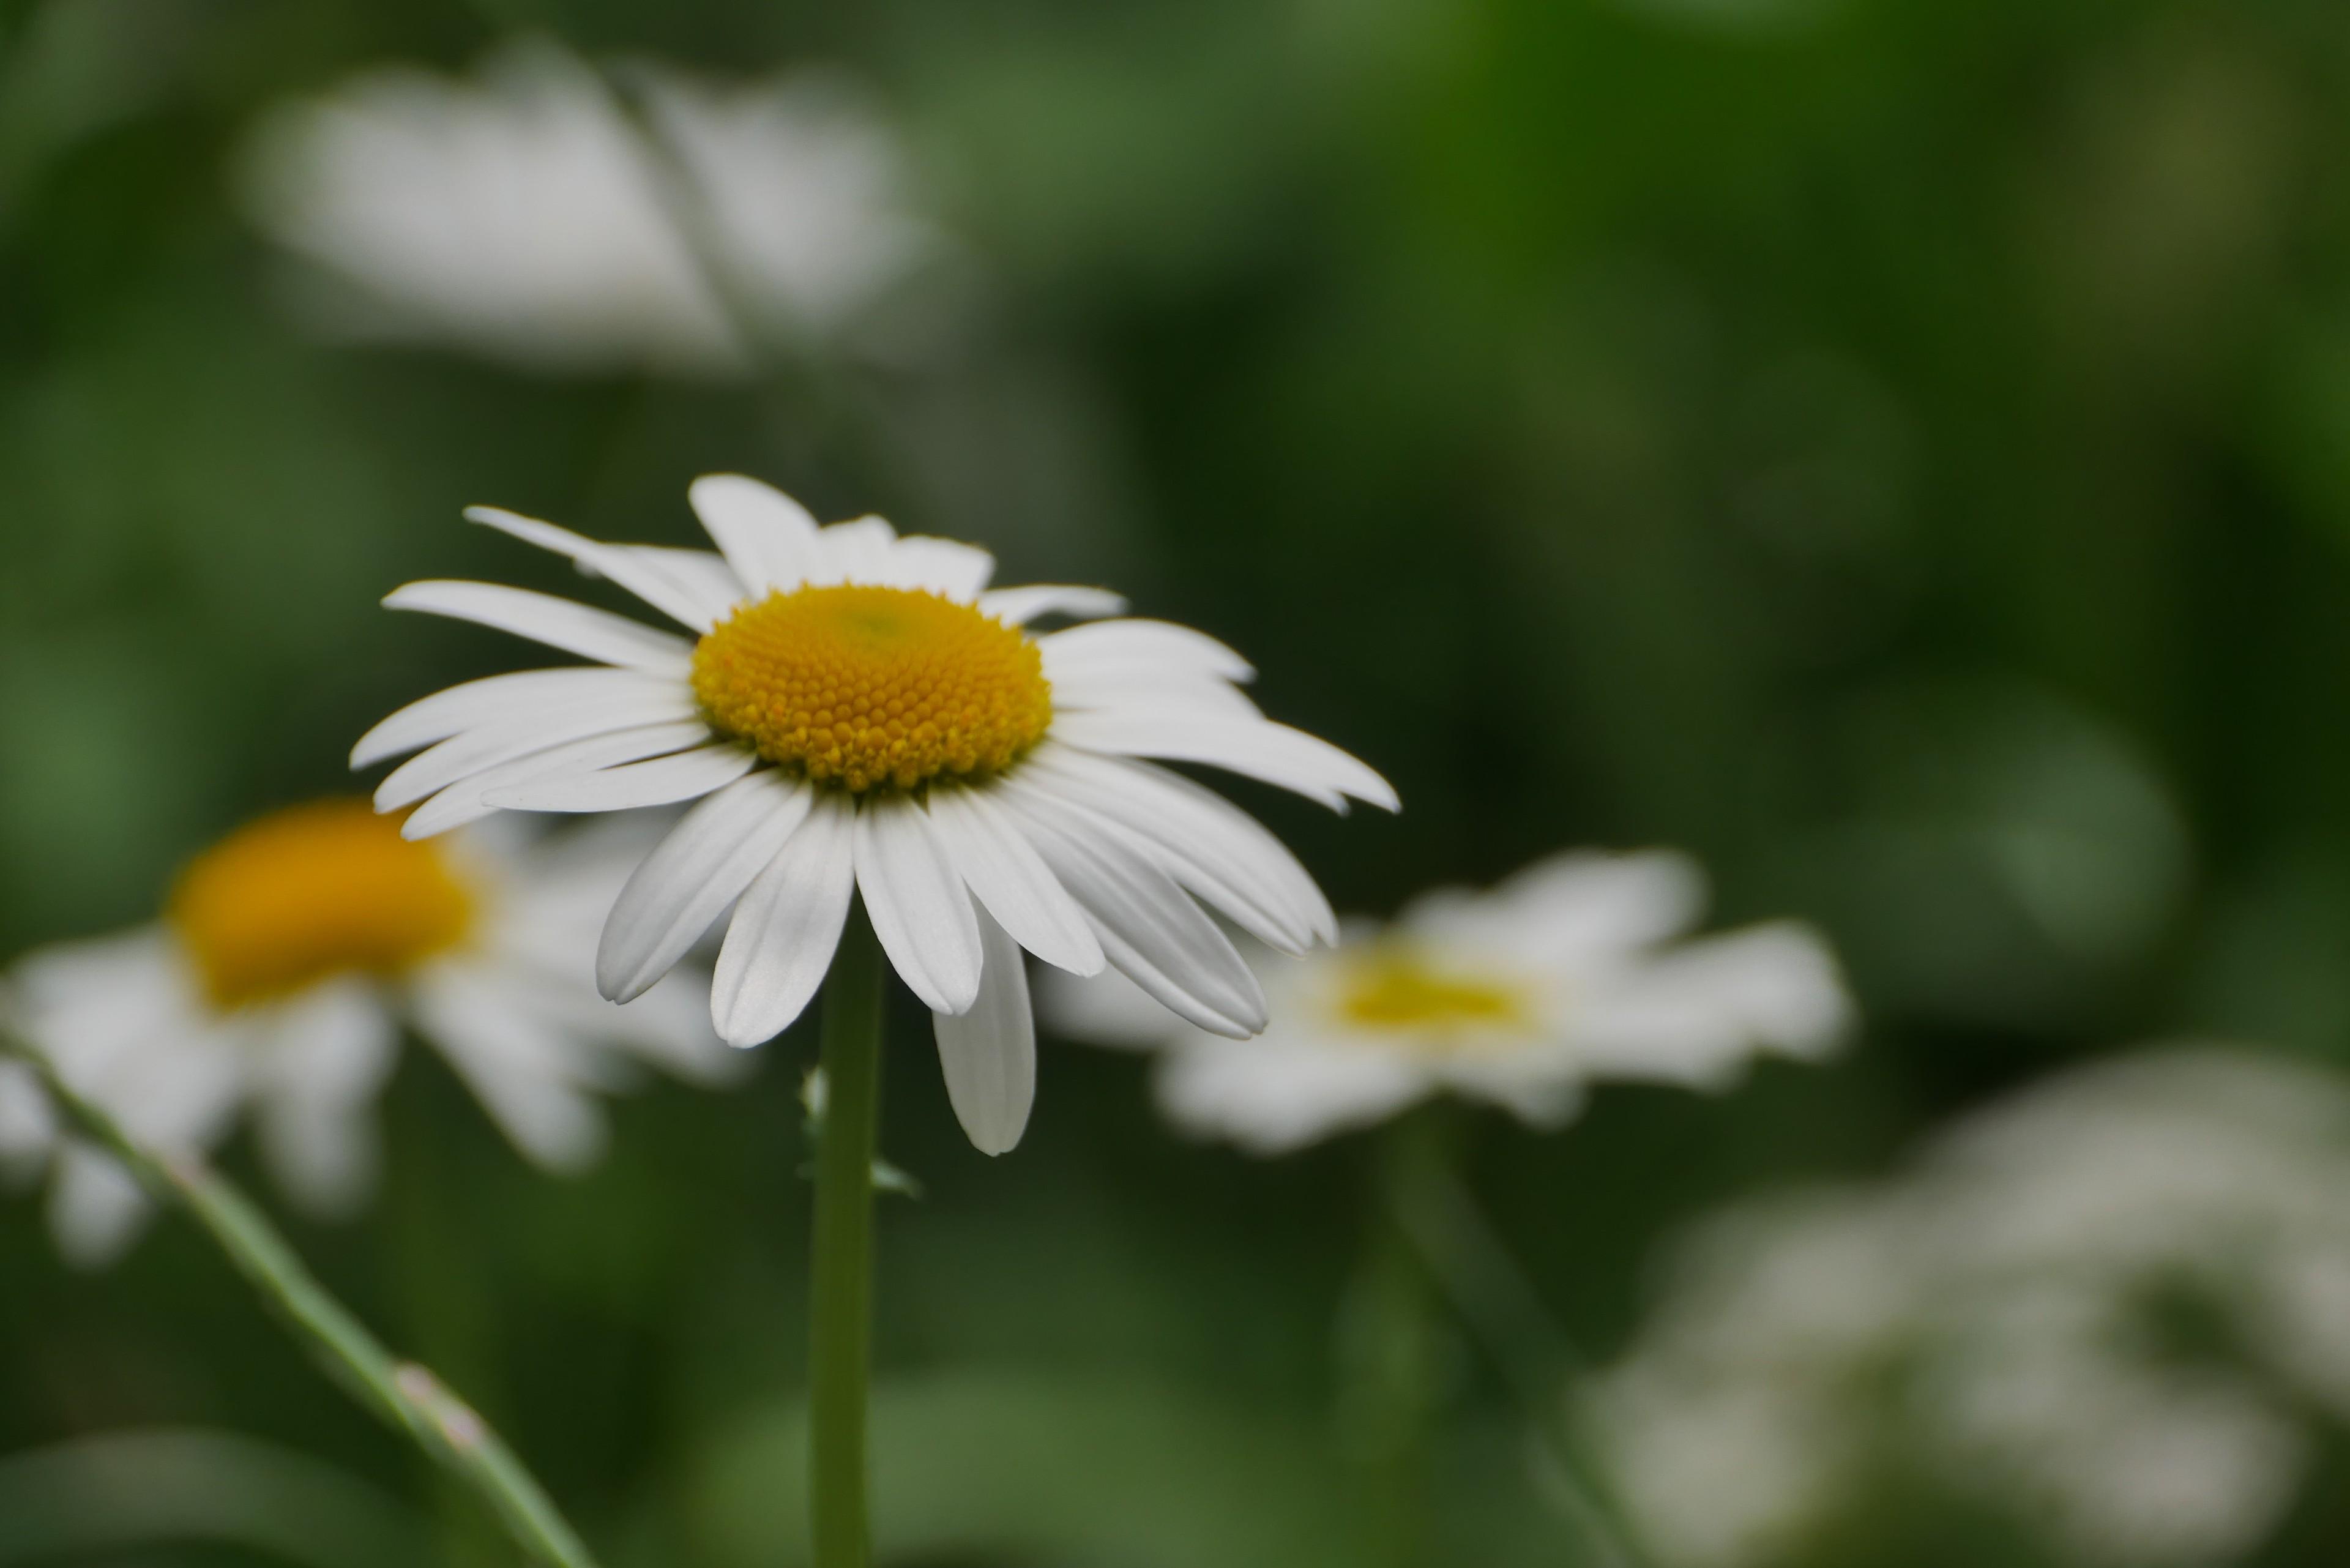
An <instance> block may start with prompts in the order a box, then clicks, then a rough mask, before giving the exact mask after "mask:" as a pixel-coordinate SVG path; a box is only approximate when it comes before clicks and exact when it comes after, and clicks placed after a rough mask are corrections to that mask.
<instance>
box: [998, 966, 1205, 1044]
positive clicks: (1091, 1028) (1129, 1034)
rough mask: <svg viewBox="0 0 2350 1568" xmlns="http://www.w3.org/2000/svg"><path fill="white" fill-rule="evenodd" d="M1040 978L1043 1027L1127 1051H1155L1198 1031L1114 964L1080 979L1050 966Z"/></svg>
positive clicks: (1076, 1038)
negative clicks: (1157, 1000)
mask: <svg viewBox="0 0 2350 1568" xmlns="http://www.w3.org/2000/svg"><path fill="white" fill-rule="evenodd" d="M1036 978H1037V982H1038V987H1037V995H1036V1003H1037V1006H1038V1007H1039V1008H1041V1009H1042V1010H1043V1014H1044V1021H1045V1028H1046V1029H1048V1030H1050V1031H1052V1032H1053V1033H1055V1034H1066V1035H1067V1036H1069V1037H1070V1038H1071V1039H1074V1040H1083V1041H1086V1042H1087V1043H1088V1044H1095V1045H1108V1046H1113V1047H1115V1048H1117V1049H1118V1050H1123V1051H1155V1050H1157V1049H1158V1048H1159V1047H1160V1046H1162V1045H1171V1044H1174V1043H1175V1042H1177V1041H1179V1040H1182V1039H1185V1038H1188V1037H1192V1036H1193V1035H1194V1034H1195V1033H1196V1032H1195V1031H1194V1030H1193V1029H1192V1027H1191V1024H1189V1023H1185V1022H1184V1021H1183V1020H1182V1019H1180V1018H1178V1017H1176V1016H1175V1014H1173V1013H1172V1012H1168V1011H1167V1009H1165V1008H1164V1007H1161V1006H1159V1003H1158V1002H1154V1001H1152V1000H1151V998H1150V993H1149V992H1146V991H1144V990H1143V989H1142V988H1141V987H1140V986H1139V985H1137V984H1135V983H1134V981H1130V980H1128V979H1127V978H1126V976H1125V975H1123V974H1120V973H1119V972H1118V971H1116V970H1114V969H1105V970H1103V971H1101V973H1099V974H1096V975H1087V976H1085V977H1084V978H1082V979H1080V978H1079V977H1078V976H1076V975H1073V974H1069V973H1067V972H1066V971H1062V970H1055V969H1048V970H1046V971H1045V972H1044V973H1043V974H1041V975H1039V976H1037V977H1036Z"/></svg>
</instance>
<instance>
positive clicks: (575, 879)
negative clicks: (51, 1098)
mask: <svg viewBox="0 0 2350 1568" xmlns="http://www.w3.org/2000/svg"><path fill="white" fill-rule="evenodd" d="M640 848H641V846H640V845H639V844H637V843H635V842H634V841H633V836H630V838H629V839H628V840H622V839H619V838H618V837H617V836H609V835H599V834H587V835H574V836H568V837H567V838H566V839H563V840H560V841H552V842H546V843H541V844H525V843H523V842H521V841H519V839H518V838H517V837H516V836H515V835H512V834H509V833H503V832H499V831H495V830H490V829H476V830H474V831H473V832H470V833H467V834H463V835H458V836H452V837H451V838H449V839H447V840H443V841H441V842H437V843H433V844H418V843H413V842H411V841H410V840H408V839H405V838H402V837H401V836H400V832H399V829H398V826H397V825H396V824H394V823H392V822H391V821H390V820H387V819H386V818H384V817H381V816H380V815H377V814H376V813H375V812H374V811H373V809H372V808H371V807H370V806H369V804H368V803H367V802H365V801H363V800H326V801H318V802H315V803H312V804H308V805H297V806H293V807H289V808H286V809H285V810H282V811H278V812H276V813H273V814H271V815H266V816H264V817H261V818H259V819H258V820H256V821H255V822H252V823H250V824H248V825H246V826H244V827H242V828H239V829H238V830H237V831H235V832H234V833H233V834H231V835H230V836H228V837H226V838H224V839H223V840H222V841H221V842H220V843H218V844H216V845H214V846H213V847H212V848H210V849H208V850H206V851H204V852H203V854H202V855H200V856H198V857H196V858H195V860H193V861H192V863H191V864H190V865H189V866H188V867H187V868H186V870H185V871H184V872H183V873H182V876H181V877H180V880H179V883H178V885H177V887H176V888H174V890H173V892H172V898H171V900H170V904H169V908H168V909H167V912H166V914H165V916H164V918H163V919H162V920H161V921H160V922H158V923H157V924H155V925H153V926H151V927H147V928H144V929H138V930H133V931H130V932H126V933H123V934H120V935H117V936H112V937H106V938H100V939H98V940H89V941H82V942H74V943H68V944H64V945H60V946H57V947H54V948H49V949H45V950H39V951H36V952H34V953H31V954H29V955H27V956H26V958H24V959H23V960H21V961H19V962H18V963H17V965H16V968H15V971H14V972H13V973H12V975H11V976H10V988H9V989H10V999H9V1006H8V1012H9V1023H10V1024H11V1026H12V1028H13V1029H14V1030H15V1031H16V1033H20V1034H21V1035H22V1036H23V1037H24V1038H25V1039H26V1040H27V1041H28V1042H29V1043H31V1044H33V1045H34V1046H35V1047H36V1048H37V1049H39V1050H40V1051H41V1052H42V1054H44V1055H45V1056H46V1057H47V1059H48V1060H49V1062H50V1064H52V1066H53V1067H54V1068H55V1070H56V1071H57V1073H58V1074H59V1075H62V1076H63V1077H64V1079H65V1080H66V1082H68V1084H70V1085H73V1087H74V1088H75V1089H77V1090H78V1091H79V1092H81V1093H83V1094H85V1095H87V1096H88V1097H89V1098H90V1099H91V1100H92V1101H93V1102H94V1103H96V1104H98V1105H100V1106H104V1107H105V1108H106V1109H107V1110H108V1111H109V1113H110V1114H112V1115H113V1116H115V1117H116V1119H117V1120H119V1121H120V1122H121V1123H122V1125H123V1127H124V1130H125V1131H127V1132H128V1133H129V1134H130V1136H131V1137H133V1138H135V1139H137V1140H139V1141H140V1143H142V1144H144V1145H146V1146H147V1147H151V1148H153V1149H155V1150H156V1151H158V1152H159V1153H162V1154H166V1155H175V1154H191V1155H192V1154H196V1153H201V1152H202V1151H203V1150H205V1149H207V1148H209V1147H212V1146H213V1144H215V1143H217V1142H218V1141H219V1140H220V1139H221V1138H222V1137H225V1136H226V1135H227V1133H228V1132H229V1131H230V1130H231V1128H232V1127H233V1125H234V1122H235V1120H236V1117H237V1116H238V1114H239V1112H240V1111H242V1110H244V1109H245V1108H247V1107H248V1106H249V1107H250V1108H251V1109H252V1111H253V1113H254V1116H255V1122H256V1126H257V1130H258V1132H259V1135H260V1140H261V1147H262V1152H263V1154H264V1155H265V1158H267V1160H268V1162H269V1163H270V1165H271V1166H272V1167H273V1168H274V1169H275V1171H276V1175H277V1176H278V1178H279V1179H280V1180H281V1182H282V1183H283V1184H284V1186H285V1187H286V1190H287V1192H288V1193H289V1194H290V1195H291V1196H292V1197H294V1198H295V1199H296V1200H297V1201H299V1202H301V1203H303V1204H304V1205H305V1206H306V1207H308V1208H310V1209H313V1210H317V1211H320V1212H322V1213H336V1212H341V1211H347V1210H349V1209H350V1208H352V1207H353V1206H354V1205H356V1204H358V1203H359V1202H360V1201H362V1200H364V1199H365V1198H366V1197H367V1195H368V1193H369V1190H370V1189H371V1188H372V1185H373V1182H374V1179H375V1169H376V1163H377V1151H376V1136H375V1128H374V1126H373V1122H372V1118H371V1115H370V1107H371V1106H372V1103H373V1101H374V1099H375V1097H376V1095H377V1093H378V1091H379V1090H380V1089H381V1087H382V1086H383V1084H384V1082H385V1080H386V1079H387V1078H388V1077H389V1076H390V1072H391V1069H392V1066H393V1064H394V1059H395V1055H396V1051H397V1046H398V1043H399V1038H400V1028H401V1026H402V1024H403V1023H404V1024H407V1025H410V1026H412V1027H413V1028H414V1029H415V1030H416V1032H417V1033H419V1034H420V1035H421V1036H422V1037H423V1038H424V1039H426V1040H428V1041H430V1042H431V1043H432V1044H433V1045H435V1046H436V1047H438V1048H439V1050H440V1051H441V1053H442V1055H443V1056H445V1057H446V1058H447V1059H448V1061H449V1064H450V1065H451V1066H452V1067H453V1068H454V1069H455V1070H456V1072H457V1074H458V1075H459V1076H460V1077H462V1078H463V1080H464V1081H465V1083H466V1084H467V1085H469V1086H470V1087H471V1088H472V1089H473V1093H474V1094H475V1095H476V1096H478V1097H479V1098H480V1100H481V1102H482V1104H483V1106H484V1107H485V1108H486V1109H487V1110H488V1111H489V1113H490V1115H491V1116H492V1117H493V1118H494V1119H495V1120H496V1122H497V1123H498V1125H499V1126H500V1127H503V1128H504V1130H505V1132H506V1134H507V1136H508V1137H511V1138H512V1139H513V1140H514V1142H515V1145H516V1146H517V1147H520V1148H521V1149H522V1151H523V1152H524V1153H525V1155H527V1156H528V1157H529V1158H532V1159H533V1160H535V1161H536V1162H538V1163H539V1164H541V1165H543V1166H546V1167H548V1168H556V1169H567V1168H576V1167H577V1166H579V1165H581V1164H583V1163H585V1162H586V1161H587V1160H589V1159H591V1158H594V1156H595V1155H596V1154H597V1153H598V1150H599V1148H600V1147H601V1141H602V1137H603V1121H602V1116H601V1114H600V1112H599V1111H598V1108H597V1106H596V1104H595V1102H594V1099H593V1097H592V1094H593V1091H595V1090H598V1089H602V1088H607V1087H611V1086H616V1085H618V1084H619V1082H620V1080H621V1079H622V1078H623V1077H624V1076H625V1068H626V1065H627V1063H628V1061H629V1059H636V1060H641V1061H645V1062H650V1063H655V1064H660V1065H661V1066H664V1067H666V1068H669V1069H671V1071H673V1072H676V1073H678V1074H680V1075H683V1076H686V1077H689V1078H697V1079H702V1080H712V1079H715V1078H718V1077H722V1076H723V1075H726V1074H727V1073H728V1072H729V1071H730V1070H731V1069H732V1068H733V1065H734V1064H735V1063H737V1062H738V1061H739V1058H738V1057H736V1056H735V1055H734V1054H733V1053H730V1052H727V1051H725V1050H723V1048H722V1047H720V1045H719V1044H718V1043H717V1041H716V1040H715V1038H714V1037H712V1035H711V1034H710V1033H709V1030H708V1027H707V1025H706V1023H704V1021H703V1019H702V1011H701V1008H700V1006H699V1005H698V1001H697V999H696V998H695V997H694V996H693V994H692V992H691V990H690V989H689V988H687V987H685V986H683V985H676V986H671V987H666V988H664V989H663V991H662V992H661V994H660V995H659V996H657V997H656V998H653V999H649V1002H650V1004H649V1005H643V1006H639V1007H638V1008H634V1009H629V1010H628V1011H625V1012H624V1011H622V1010H620V1009H617V1008H613V1007H610V1006H608V1005H607V1004H606V1003H605V1002H603V1001H602V1000H601V999H600V998H598V996H597V995H596V993H595V991H594V989H593V986H592V985H591V983H590V979H589V974H588V964H587V954H588V952H589V951H590V950H591V947H592V943H593V940H594V927H593V923H592V919H593V917H592V914H589V915H585V916H583V910H590V911H592V910H593V909H599V908H600V907H601V903H600V900H605V899H608V898H610V897H611V895H612V893H613V891H614V890H615V889H616V888H618V887H619V884H620V882H621V881H622V880H623V879H624V878H625V877H626V876H627V874H628V871H629V868H630V867H631V866H632V865H633V864H634V855H635V854H636V853H637V852H639V850H640ZM583 919H587V921H588V923H587V925H585V926H584V927H583V924H582V921H583ZM0 1161H6V1162H9V1163H13V1164H16V1165H18V1166H20V1167H21V1166H24V1165H26V1164H31V1165H35V1166H38V1165H43V1164H49V1165H53V1167H54V1173H55V1180H54V1183H53V1186H52V1190H51V1216H52V1220H53V1222H54V1224H55V1227H56V1229H57V1234H58V1239H59V1241H60V1242H61V1244H62V1245H63V1246H64V1247H65V1249H66V1251H68V1254H69V1255H70V1256H72V1257H74V1258H75V1259H77V1260H78V1261H83V1262H100V1261H103V1260H105V1259H106V1258H108V1257H109V1256H111V1255H113V1254H114V1253H115V1252H117V1251H120V1248H121V1247H122V1246H123V1245H124V1244H126V1243H127V1242H128V1241H130V1237H131V1236H132V1234H133V1233H134V1231H135V1229H136V1225H137V1222H138V1220H140V1217H141V1215H142V1214H143V1213H144V1210H145V1203H144V1199H142V1197H141V1195H140V1192H139V1189H138V1188H137V1186H136V1185H135V1184H134V1183H133V1182H132V1180H131V1179H130V1175H129V1173H127V1172H126V1171H124V1170H122V1169H121V1168H120V1167H119V1166H118V1165H117V1164H116V1163H115V1162H114V1161H113V1160H112V1159H110V1158H109V1157H107V1156H105V1155H103V1154H101V1153H99V1152H98V1151H97V1150H96V1149H94V1148H91V1147H88V1146H86V1145H84V1144H82V1143H81V1142H79V1141H78V1140H76V1139H73V1138H70V1137H63V1136H61V1135H60V1134H59V1133H58V1131H57V1127H56V1125H55V1122H54V1118H53V1117H52V1116H51V1115H50V1112H49V1109H48V1107H47V1105H46V1103H45V1101H44V1098H43V1096H41V1094H40V1091H39V1089H38V1087H37V1085H36V1084H35V1083H34V1081H33V1080H32V1078H31V1075H29V1073H27V1072H26V1069H25V1068H24V1067H23V1066H22V1065H21V1064H17V1065H15V1066H13V1067H0Z"/></svg>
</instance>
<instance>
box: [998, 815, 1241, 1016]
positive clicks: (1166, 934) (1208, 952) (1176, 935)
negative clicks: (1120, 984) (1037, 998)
mask: <svg viewBox="0 0 2350 1568" xmlns="http://www.w3.org/2000/svg"><path fill="white" fill-rule="evenodd" d="M1007 804H1009V805H1012V806H1013V807H1014V810H1015V812H1016V813H1017V814H1018V815H1019V816H1020V818H1021V821H1022V823H1023V825H1024V826H1025V827H1026V828H1027V830H1028V837H1029V841H1030V842H1031V843H1033V844H1034V845H1035V846H1036V850H1037V853H1038V854H1040V855H1042V856H1043V857H1045V865H1047V866H1049V867H1052V870H1053V874H1054V875H1055V877H1059V878H1060V881H1061V885H1062V886H1063V887H1065V888H1067V889H1068V890H1069V892H1070V894H1071V896H1073V897H1074V898H1076V900H1077V902H1078V904H1079V905H1081V906H1082V907H1083V908H1084V909H1085V911H1086V913H1087V916H1088V917H1089V918H1090V919H1092V921H1093V927H1094V934H1095V935H1096V936H1097V937H1098V938H1099V939H1100V940H1101V945H1102V951H1103V953H1104V954H1105V955H1106V956H1107V958H1108V960H1109V961H1110V964H1111V965H1112V966H1113V967H1114V968H1116V969H1117V970H1118V972H1120V973H1121V974H1124V975H1125V976H1126V977H1127V978H1128V979H1129V980H1131V981H1134V982H1135V983H1136V984H1137V985H1139V986H1140V987H1141V988H1142V989H1143V990H1144V991H1146V992H1149V994H1150V995H1151V997H1152V998H1154V999H1155V1000H1156V1001H1157V1002H1159V1004H1160V1005H1161V1006H1163V1007H1165V1008H1167V1009H1169V1010H1170V1012H1175V1013H1177V1014H1179V1015H1180V1016H1181V1017H1183V1018H1185V1019H1187V1020H1189V1021H1190V1022H1191V1023H1195V1024H1197V1025H1198V1026H1199V1027H1201V1029H1204V1030H1206V1031H1208V1033H1211V1034H1222V1035H1226V1036H1228V1037H1230V1038H1232V1039H1236V1040H1238V1039H1245V1038H1247V1037H1248V1036H1250V1035H1252V1034H1254V1033H1257V1032H1258V1031H1259V1030H1261V1029H1263V1027H1264V1024H1265V1017H1266V1013H1265V1005H1264V992H1263V989H1262V988H1261V987H1260V986H1259V985H1258V984H1257V980H1256V976H1255V975H1254V974H1253V973H1251V972H1250V971H1249V967H1248V964H1247V963H1246V961H1243V959H1242V958H1241V955H1240V953H1239V952H1238V951H1237V950H1235V949H1234V948H1233V946H1232V942H1231V940H1229V939H1228V938H1226V937H1225V935H1224V933H1223V932H1222V931H1221V930H1219V929H1216V923H1215V922H1214V921H1213V920H1211V919H1209V918H1208V917H1207V916H1206V915H1205V914H1203V913H1201V909H1200V907H1199V906H1198V905H1196V904H1194V903H1193V902H1191V897H1190V895H1188V894H1186V893H1185V892H1184V891H1183V889H1182V888H1180V887H1178V886H1177V885H1176V883H1175V882H1174V880H1173V878H1171V877H1169V876H1168V875H1167V874H1166V873H1165V872H1163V871H1161V870H1159V867H1156V866H1154V865H1152V864H1151V863H1150V862H1149V860H1148V859H1146V858H1145V857H1143V856H1142V855H1141V854H1140V853H1139V851H1137V850H1135V849H1132V848H1130V847H1128V845H1127V844H1126V843H1125V842H1124V841H1123V840H1121V839H1119V838H1117V837H1114V836H1110V835H1107V834H1105V833H1101V832H1097V831H1093V832H1089V831H1087V826H1086V824H1085V823H1084V821H1083V820H1081V819H1079V818H1076V817H1074V816H1059V815H1047V814H1045V812H1043V811H1040V810H1037V809H1035V808H1033V807H1031V806H1030V805H1028V804H1027V803H1026V801H1025V800H1024V799H1022V798H1021V797H1017V796H1011V797H1007Z"/></svg>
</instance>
